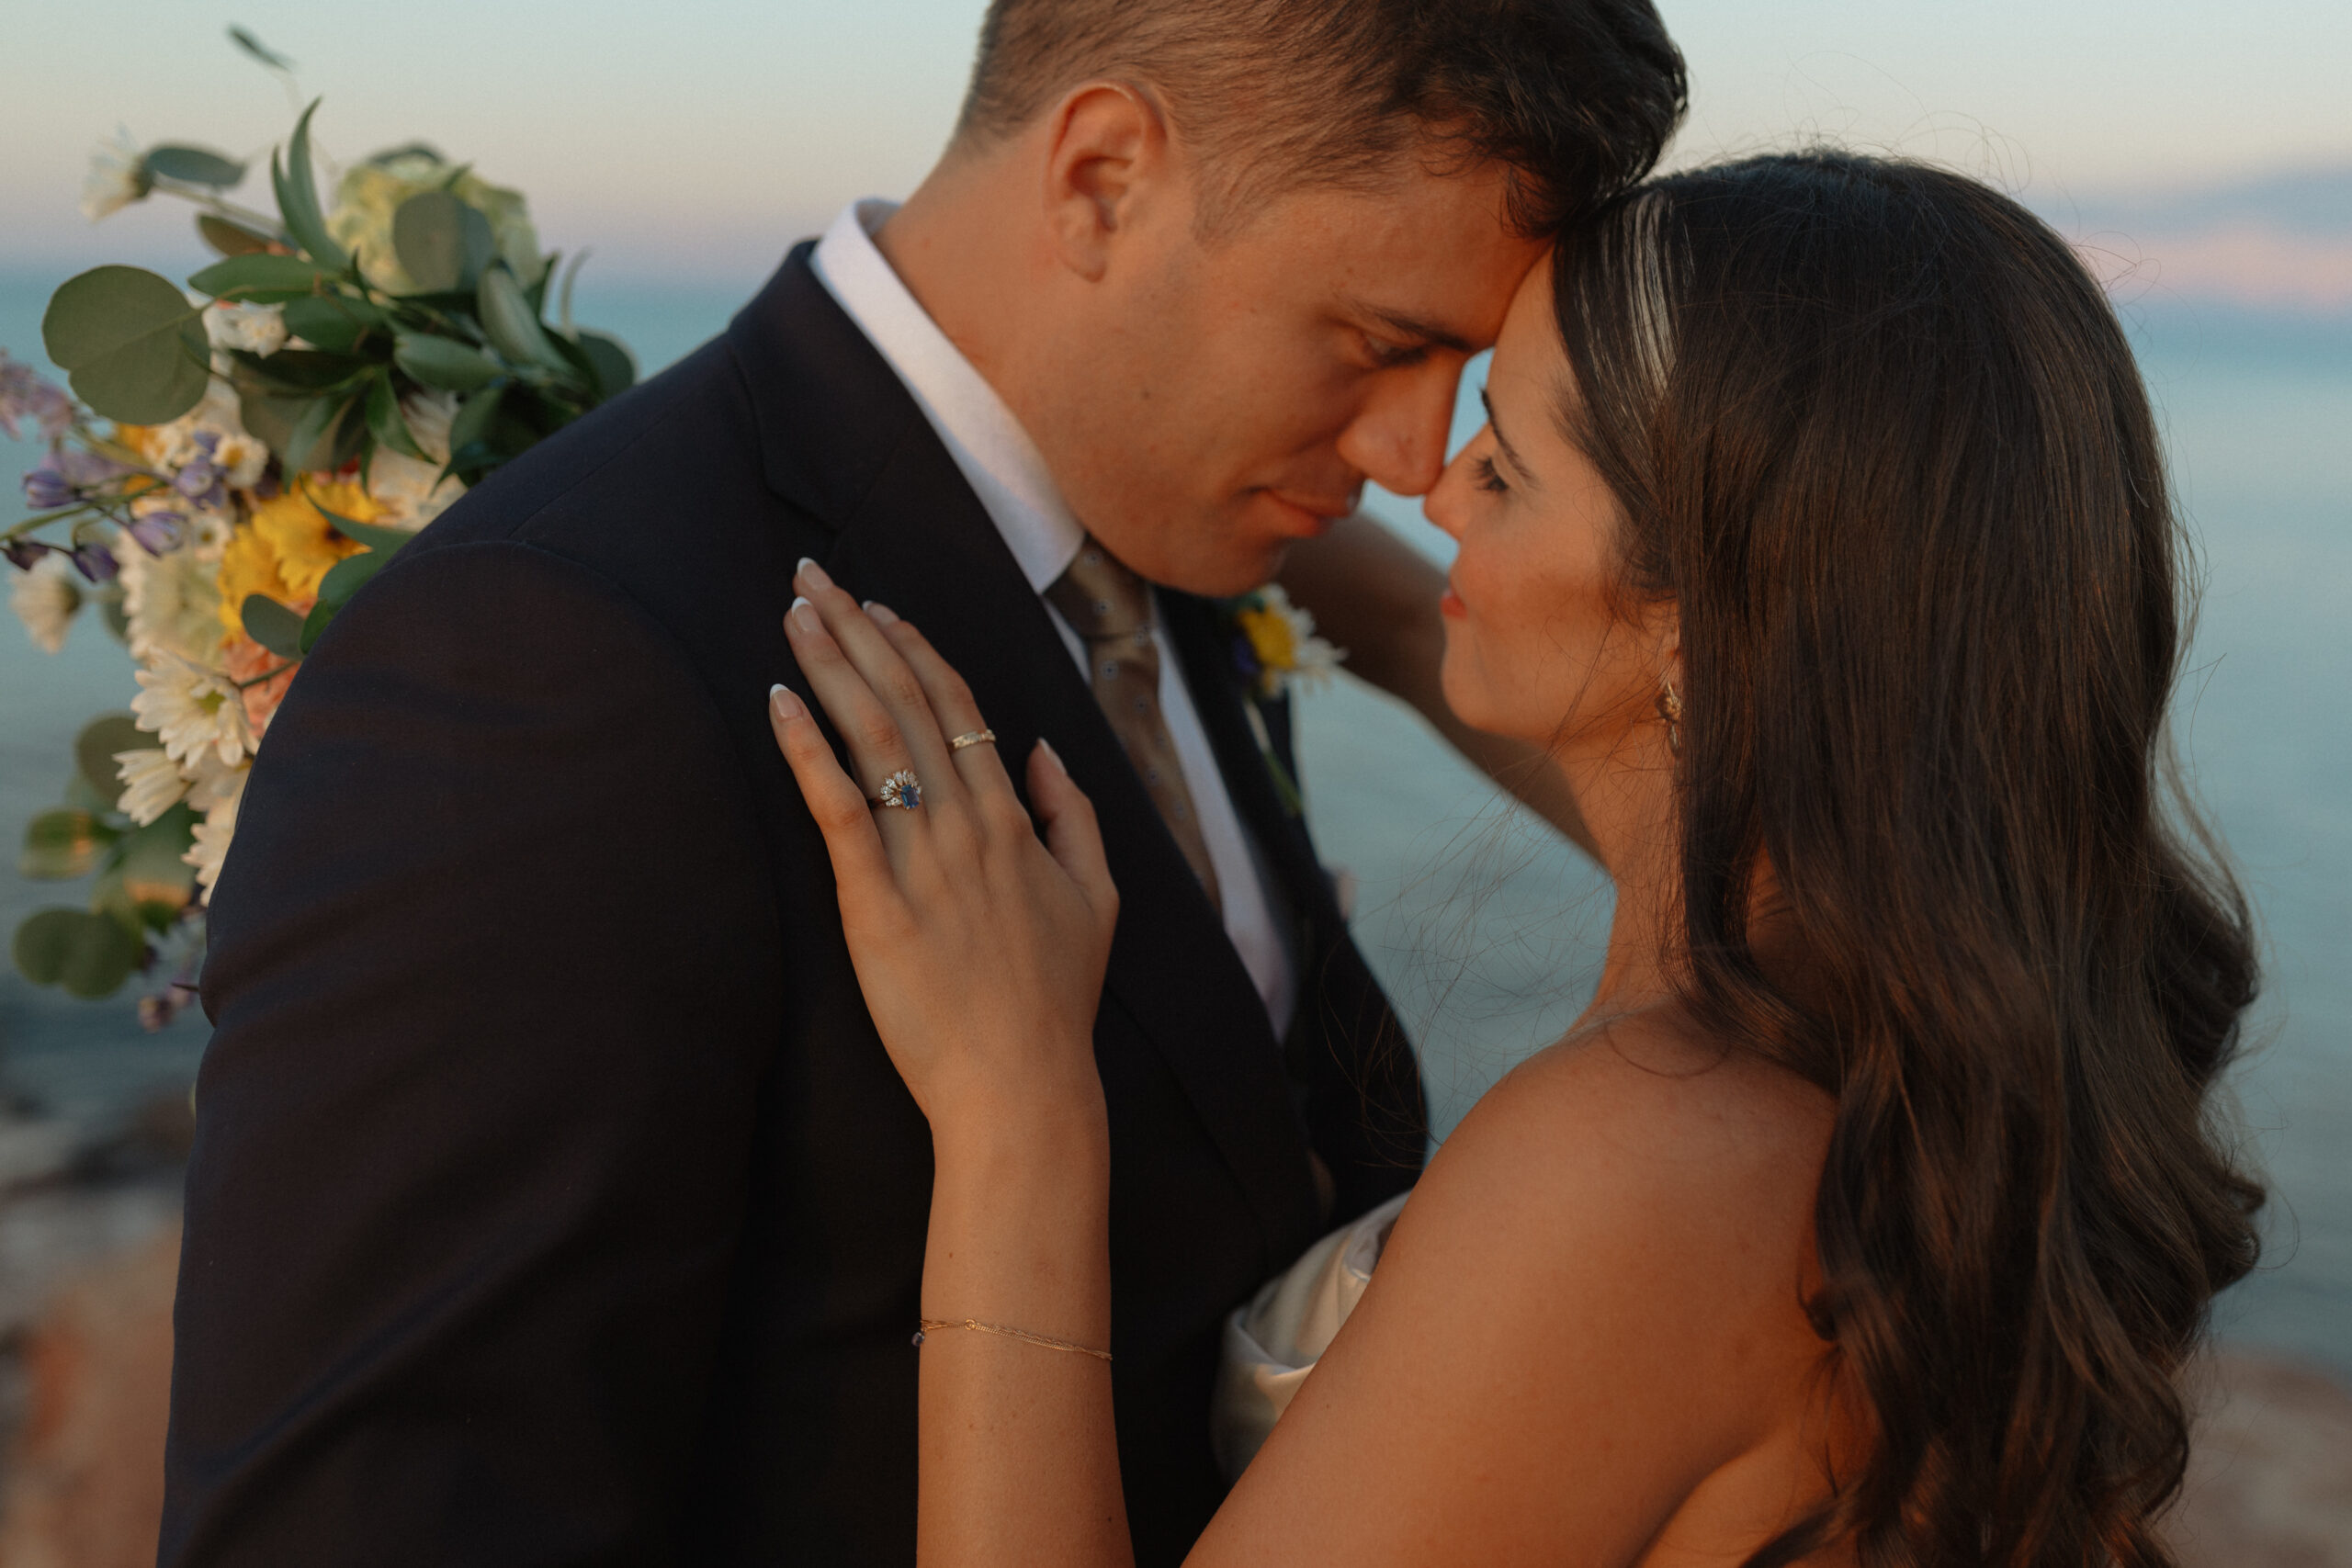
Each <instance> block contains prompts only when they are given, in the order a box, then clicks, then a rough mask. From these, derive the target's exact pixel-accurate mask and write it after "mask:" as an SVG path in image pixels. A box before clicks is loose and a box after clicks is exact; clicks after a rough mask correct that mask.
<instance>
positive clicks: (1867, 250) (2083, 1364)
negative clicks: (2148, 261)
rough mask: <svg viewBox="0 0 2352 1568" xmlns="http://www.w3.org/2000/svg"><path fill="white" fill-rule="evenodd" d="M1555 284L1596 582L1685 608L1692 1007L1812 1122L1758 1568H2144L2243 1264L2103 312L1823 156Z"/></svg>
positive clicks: (1931, 196) (2223, 923)
mask: <svg viewBox="0 0 2352 1568" xmlns="http://www.w3.org/2000/svg"><path fill="white" fill-rule="evenodd" d="M1555 288H1556V305H1557V310H1558V317H1559V321H1560V327H1561V332H1562V335H1563V337H1564V338H1565V340H1566V345H1567V350H1568V358H1569V363H1570V366H1571V367H1572V369H1573V372H1574V377H1575V383H1576V384H1575V386H1574V388H1572V389H1564V392H1563V396H1562V398H1561V400H1560V407H1561V416H1562V418H1563V420H1564V421H1565V423H1566V428H1567V431H1568V433H1569V434H1570V436H1571V438H1572V439H1573V440H1574V441H1575V442H1576V443H1577V445H1578V446H1580V447H1581V448H1582V449H1583V450H1584V451H1586V452H1587V453H1588V454H1589V455H1590V456H1591V457H1592V458H1593V459H1594V460H1595V461H1596V462H1597V463H1598V464H1599V465H1600V468H1601V471H1602V473H1603V474H1604V476H1605V477H1606V479H1607V480H1608V482H1609V484H1610V485H1611V488H1612V489H1613V491H1615V493H1616V497H1617V499H1618V501H1619V502H1620V503H1621V504H1622V507H1623V549H1622V555H1623V573H1624V590H1625V592H1627V593H1628V594H1630V595H1634V596H1635V597H1636V598H1637V599H1645V600H1661V599H1666V600H1671V601H1672V602H1673V603H1674V604H1676V606H1677V608H1678V610H1679V620H1680V635H1681V657H1682V676H1683V678H1682V685H1681V688H1680V691H1679V696H1680V699H1681V701H1682V705H1683V707H1682V715H1681V719H1680V737H1681V739H1680V754H1679V762H1678V775H1677V776H1678V784H1677V790H1676V795H1677V799H1678V802H1679V813H1680V823H1679V830H1680V835H1681V854H1680V880H1681V900H1680V907H1679V919H1680V920H1681V922H1682V926H1683V929H1682V930H1681V931H1679V932H1678V933H1674V934H1675V935H1677V936H1678V937H1679V942H1678V944H1677V945H1679V947H1681V948H1682V949H1683V950H1684V951H1686V952H1687V968H1686V970H1685V973H1684V976H1683V983H1684V987H1685V990H1686V995H1687V998H1688V1000H1689V1002H1690V1004H1691V1007H1692V1008H1693V1009H1694V1010H1695V1011H1696V1012H1697V1014H1698V1015H1699V1016H1700V1017H1701V1018H1702V1020H1703V1021H1705V1022H1706V1023H1708V1024H1709V1025H1710V1026H1711V1027H1713V1028H1714V1029H1716V1030H1718V1031H1720V1032H1722V1033H1723V1034H1724V1037H1726V1038H1728V1039H1730V1040H1733V1041H1736V1042H1737V1043H1739V1045H1740V1046H1741V1047H1744V1048H1750V1049H1754V1050H1756V1051H1758V1052H1761V1053H1763V1054H1765V1055H1768V1056H1770V1058H1772V1059H1773V1060H1775V1061H1777V1062H1779V1063H1781V1064H1782V1065H1784V1066H1787V1067H1788V1068H1790V1069H1791V1070H1792V1071H1794V1072H1796V1073H1797V1074H1799V1075H1801V1076H1802V1077H1804V1078H1806V1079H1808V1080H1809V1081H1811V1082H1813V1083H1815V1084H1816V1085H1818V1086H1820V1087H1821V1088H1822V1089H1825V1090H1826V1091H1827V1092H1829V1093H1830V1094H1831V1095H1833V1096H1835V1097H1836V1100H1837V1102H1838V1109H1837V1117H1836V1123H1835V1131H1834V1133H1833V1134H1832V1136H1831V1140H1830V1145H1829V1150H1828V1157H1827V1161H1826V1166H1825V1167H1824V1169H1823V1172H1822V1177H1821V1185H1820V1190H1819V1195H1818V1197H1817V1199H1816V1201H1815V1212H1814V1224H1815V1236H1816V1239H1817V1246H1818V1251H1819V1259H1820V1269H1821V1273H1822V1277H1823V1280H1824V1281H1825V1284H1824V1288H1823V1290H1822V1292H1821V1293H1820V1295H1819V1296H1818V1297H1817V1298H1816V1299H1815V1300H1814V1301H1812V1302H1811V1303H1808V1308H1809V1310H1810V1311H1811V1312H1812V1314H1813V1316H1814V1321H1815V1325H1816V1326H1817V1327H1819V1328H1820V1330H1821V1332H1822V1333H1823V1334H1824V1336H1825V1337H1826V1338H1828V1339H1829V1340H1830V1341H1831V1342H1832V1345H1833V1347H1834V1348H1833V1350H1832V1355H1833V1358H1834V1364H1835V1369H1836V1371H1837V1372H1838V1375H1839V1377H1840V1378H1841V1379H1842V1380H1843V1382H1844V1386H1845V1387H1847V1388H1849V1389H1850V1390H1852V1391H1854V1392H1855V1393H1856V1394H1857V1395H1858V1396H1859V1398H1860V1402H1861V1408H1862V1409H1863V1410H1864V1411H1865V1412H1866V1413H1867V1415H1868V1416H1869V1418H1870V1425H1871V1429H1870V1432H1869V1438H1870V1446H1869V1448H1868V1450H1867V1457H1866V1458H1864V1459H1863V1460H1861V1461H1860V1468H1859V1469H1858V1470H1857V1471H1856V1472H1853V1473H1850V1474H1845V1475H1840V1476H1838V1477H1837V1478H1836V1479H1837V1485H1836V1488H1835V1491H1834V1493H1833V1495H1832V1496H1831V1498H1830V1500H1829V1501H1828V1502H1827V1503H1826V1505H1824V1506H1823V1507H1822V1508H1821V1509H1820V1510H1819V1511H1817V1512H1816V1513H1815V1514H1814V1515H1812V1516H1811V1517H1807V1518H1805V1519H1804V1520H1803V1521H1801V1522H1800V1523H1798V1524H1797V1525H1796V1526H1795V1527H1793V1528H1792V1529H1788V1530H1786V1531H1785V1532H1783V1533H1782V1534H1781V1535H1780V1536H1779V1537H1778V1538H1776V1539H1775V1540H1772V1541H1771V1542H1770V1543H1769V1544H1767V1545H1766V1546H1765V1547H1763V1548H1762V1549H1760V1550H1759V1551H1757V1552H1756V1553H1755V1554H1754V1555H1753V1556H1751V1557H1750V1558H1749V1559H1748V1563H1749V1568H1771V1565H1775V1564H1780V1563H1785V1562H1793V1561H1795V1560H1797V1559H1799V1558H1801V1557H1803V1556H1804V1555H1806V1554H1807V1553H1808V1552H1810V1551H1815V1550H1817V1549H1819V1548H1821V1547H1822V1546H1824V1545H1826V1544H1828V1543H1831V1542H1834V1541H1838V1540H1851V1541H1852V1542H1853V1543H1854V1544H1855V1546H1856V1548H1857V1550H1858V1551H1859V1553H1860V1560H1861V1562H1864V1563H1865V1564H1870V1565H1872V1568H1877V1565H1893V1564H1903V1565H1905V1568H1911V1565H1917V1568H1928V1565H1939V1568H1940V1565H1944V1564H1951V1565H1954V1568H1958V1565H1961V1564H1968V1565H1971V1568H1976V1565H1984V1564H2000V1565H2003V1568H2011V1565H2015V1568H2023V1565H2026V1564H2035V1565H2043V1564H2050V1565H2066V1568H2074V1565H2077V1564H2109V1563H2115V1564H2126V1565H2132V1568H2138V1565H2143V1564H2144V1565H2157V1564H2169V1563H2170V1562H2172V1558H2171V1556H2170V1554H2169V1552H2168V1551H2167V1550H2166V1549H2165V1545H2164V1543H2163V1542H2162V1540H2160V1539H2159V1537H2158V1535H2157V1533H2156V1531H2155V1529H2154V1518H2155V1517H2156V1516H2157V1515H2158V1514H2159V1513H2160V1511H2161V1510H2162V1508H2163V1507H2164V1506H2165V1505H2166V1504H2167V1503H2168V1502H2169V1501H2170V1500H2171V1499H2172V1498H2173V1497H2174V1495H2176V1494H2177V1491H2178V1488H2179V1484H2180V1479H2181V1473H2182V1470H2183V1466H2184V1464H2185V1463H2186V1461H2187V1456H2188V1431H2187V1422H2186V1418H2185V1414H2184V1408H2183V1403H2182V1398H2181V1394H2180V1393H2179V1392H2178V1388H2177V1377H2178V1374H2179V1373H2180V1372H2181V1371H2182V1368H2183V1364H2184V1362H2185V1361H2186V1359H2187V1358H2188V1355H2189V1354H2190V1352H2191V1351H2192V1350H2193V1349H2194V1348H2196V1345H2197V1343H2198V1341H2199V1337H2200V1336H2201V1335H2202V1333H2203V1331H2204V1328H2205V1323H2206V1314H2207V1309H2208V1306H2209V1303H2211V1299H2212V1297H2213V1295H2214V1293H2215V1292H2218V1291H2220V1290H2221V1289H2222V1287H2223V1286H2225V1285H2227V1284H2229V1283H2230V1282H2231V1281H2233V1280H2236V1279H2238V1278H2239V1277H2240V1276H2242V1275H2244V1274H2245V1272H2246V1270H2247V1269H2250V1268H2251V1267H2253V1265H2254V1262H2255V1259H2256V1250H2257V1243H2256V1232H2255V1227H2254V1216H2255V1213H2256V1210H2257V1209H2258V1208H2259V1206H2260V1204H2261V1202H2262V1198H2263V1192H2262V1189H2261V1187H2260V1186H2259V1185H2258V1184H2257V1183H2256V1180H2255V1179H2253V1177H2252V1176H2251V1175H2250V1174H2248V1173H2247V1172H2246V1171H2245V1170H2243V1169H2241V1168H2239V1166H2238V1165H2237V1164H2236V1163H2235V1160H2234V1157H2233V1146H2232V1140H2231V1137H2230V1128H2229V1126H2228V1124H2227V1122H2226V1119H2225V1118H2224V1117H2223V1116H2222V1113H2221V1112H2220V1111H2218V1110H2217V1108H2216V1104H2215V1097H2214V1096H2213V1094H2212V1092H2211V1091H2212V1090H2213V1089H2214V1086H2215V1082H2216V1079H2217V1078H2218V1077H2220V1076H2221V1075H2222V1072H2223V1071H2224V1069H2225V1068H2226V1067H2227V1066H2229V1065H2230V1063H2231V1061H2232V1059H2233V1055H2234V1054H2235V1052H2236V1050H2237V1047H2238V1043H2239V1028H2240V1018H2241V1015H2242V1014H2243V1012H2244V1011H2245V1009H2246V1007H2247V1005H2248V1004H2249V1003H2250V1002H2251V1001H2252V1000H2253V998H2254V995H2255V985H2256V965H2255V958H2254V943H2253V938H2252V934H2251V931H2250V924H2249V918H2248V913H2247V909H2246V906H2245V898H2244V897H2243V895H2242V894H2241V893H2240V892H2239V890H2238V888H2237V887H2236V886H2235V885H2234V883H2233V881H2232V879H2231V877H2230V875H2229V874H2228V872H2227V871H2226V869H2225V868H2224V867H2223V866H2222V863H2221V861H2220V857H2219V854H2218V852H2217V849H2216V847H2215V840H2213V839H2212V838H2211V836H2210V835H2209V834H2208V833H2207V832H2206V831H2205V830H2204V829H2201V828H2200V827H2199V825H2198V823H2197V819H2196V818H2195V816H2194V814H2193V812H2192V811H2191V810H2190V809H2189V807H2188V804H2187V802H2186V801H2185V800H2184V799H2183V798H2182V797H2181V795H2180V792H2179V791H2178V790H2177V788H2176V787H2175V780H2176V774H2175V772H2174V770H2173V767H2172V765H2171V753H2170V750H2169V748H2168V742H2167V739H2166V728H2165V716H2166V707H2167V703H2168V700H2169V698H2170V695H2171V693H2172V690H2173V686H2174V682H2175V680H2176V677H2177V673H2178V671H2179V667H2180V660H2181V657H2182V651H2183V648H2182V645H2183V640H2184V624H2185V621H2186V618H2187V615H2188V587H2187V578H2188V572H2187V570H2186V569H2187V566H2188V545H2187V542H2186V541H2185V539H2184V537H2183V536H2182V533H2181V530H2180V527H2179V525H2178V524H2177V520H2176V518H2175V516H2174V513H2173V511H2172V508H2171V505H2170V502H2169V501H2168V499H2167V496H2166V486H2165V463H2164V456H2163V452H2162V450H2161V447H2160V445H2159V442H2158V439H2157V434H2156V427H2155V422H2154V417H2153V415H2152V413H2151V412H2150V408H2149V404H2148V399H2147V395H2146V392H2145V389H2143V386H2142V384H2141V381H2140V378H2139V374H2138V371H2137V368H2136V367H2135V366H2134V364H2133V361H2132V357H2131V350H2130V348H2129V346H2128V344H2126V342H2125V339H2124V336H2123V333H2122V332H2121V330H2120V327H2119V325H2118V323H2117V321H2116V319H2115V316H2114V313H2113V311H2112V310H2111V309H2110V308H2109V304H2108V302H2107V299H2106V298H2105V296H2104V295H2103V293H2102V292H2101V290H2100V288H2099V287H2098V284H2097V282H2096V281H2095V280H2094V279H2093V278H2092V277H2091V276H2089V275H2088V273H2087V272H2086V270H2085V268H2084V267H2083V265H2082V264H2081V262H2080V261H2079V260H2078V259H2077V258H2076V257H2075V255H2074V254H2073V253H2072V252H2071V251H2070V250H2069V249H2068V248H2067V246H2066V244H2065V243H2064V242H2063V241H2062V240H2061V239H2060V238H2059V237H2058V236H2057V235H2056V234H2054V233H2052V231H2051V230H2050V229H2049V228H2048V227H2047V226H2045V225H2044V224H2042V223H2041V221H2040V220H2037V219H2035V218H2034V217H2033V216H2032V215H2031V214H2030V213H2028V212H2027V211H2025V210H2024V209H2022V208H2020V207H2018V205H2017V204H2016V203H2015V202H2012V201H2010V200H2008V199H2007V197H2002V196H2000V195H1999V194H1997V193H1996V192H1994V191H1992V190H1990V189H1987V188H1986V187H1985V186H1982V185H1979V184H1977V183H1975V182H1974V181H1972V180H1969V179H1966V178H1963V177H1962V176H1959V175H1953V174H1949V173H1945V172H1942V171H1939V170H1936V169H1932V168H1928V167H1922V166H1919V165H1917V164H1907V163H1901V162H1893V161H1886V160H1879V159H1871V158H1865V157H1860V156H1855V155H1849V154H1845V153H1838V152H1812V153H1803V154H1794V155H1784V156H1774V157H1764V158H1756V159H1750V160H1747V161H1745V162H1740V163H1736V164H1728V165H1723V166H1718V167H1713V168H1709V169H1703V170H1700V171H1697V172H1693V173H1688V174H1681V175H1674V176H1672V177H1668V178H1665V179H1661V180H1657V181H1656V182H1654V183H1652V184H1650V185H1648V186H1644V187H1642V188H1641V189H1640V190H1638V191H1637V192H1635V193H1634V194H1633V195H1631V196H1629V197H1625V198H1623V199H1622V200H1620V201H1619V202H1617V203H1615V204H1614V205H1613V206H1612V207H1611V208H1610V209H1607V210H1606V211H1605V212H1604V213H1603V215H1602V216H1601V217H1600V220H1598V221H1596V222H1594V223H1592V224H1590V225H1589V226H1586V227H1582V228H1580V229H1578V230H1577V231H1575V232H1574V233H1573V234H1572V235H1571V237H1570V239H1569V240H1568V241H1566V242H1565V243H1564V244H1563V246H1562V248H1561V251H1560V254H1559V256H1558V261H1557V267H1556V273H1555ZM1767 874H1769V876H1770V878H1771V879H1772V881H1773V882H1774V883H1776V884H1777V886H1776V889H1775V893H1776V901H1778V900H1784V901H1785V908H1786V916H1785V917H1784V918H1785V919H1788V920H1790V921H1791V922H1792V925H1793V928H1794V930H1795V931H1798V932H1799V933H1800V934H1801V938H1802V944H1803V945H1802V952H1803V953H1804V983H1803V985H1802V987H1797V986H1793V985H1792V984H1789V983H1786V982H1785V981H1783V980H1779V979H1776V977H1775V976H1773V975H1770V974H1768V973H1767V972H1766V970H1765V968H1764V967H1763V966H1761V965H1759V964H1758V959H1757V955H1756V953H1755V951H1754V949H1753V947H1752V946H1751V943H1750V930H1749V926H1750V919H1751V915H1752V913H1753V910H1754V908H1755V907H1756V904H1757V899H1758V893H1759V888H1761V887H1762V886H1765V885H1764V884H1762V883H1760V882H1759V877H1760V876H1764V875H1767Z"/></svg>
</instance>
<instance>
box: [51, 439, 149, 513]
mask: <svg viewBox="0 0 2352 1568" xmlns="http://www.w3.org/2000/svg"><path fill="white" fill-rule="evenodd" d="M129 472H130V469H129V468H125V467H123V465H121V464H120V463H118V462H116V461H115V460H114V459H113V458H111V457H99V456H98V455H97V454H96V452H80V451H74V450H72V449H70V448H68V447H63V446H52V447H51V448H50V449H49V456H48V457H43V458H42V459H41V460H40V463H38V464H37V465H35V467H34V468H33V470H32V471H31V472H30V473H28V474H27V475H26V476H25V502H26V504H27V505H28V506H30V507H32V508H33V509H34V510H35V511H37V512H53V511H55V510H56V509H57V508H58V507H61V506H71V505H73V504H74V502H76V501H77V500H79V499H81V496H82V493H83V492H84V491H91V490H96V488H97V487H98V486H100V485H102V484H105V483H107V481H108V480H111V479H119V478H120V477H121V476H122V475H124V474H127V473H129Z"/></svg>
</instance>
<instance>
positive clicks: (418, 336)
mask: <svg viewBox="0 0 2352 1568" xmlns="http://www.w3.org/2000/svg"><path fill="white" fill-rule="evenodd" d="M392 363H393V364H395V365H397V366H399V367H401V371H402V372H403V373H404V374H405V375H406V376H407V377H408V378H409V379H410V380H412V381H414V382H415V383H417V384H418V385H419V386H422V387H430V388H432V389H435V390H436V391H443V392H473V391H479V390H481V389H482V388H484V387H487V386H489V385H490V384H491V383H492V381H495V380H497V379H498V378H500V377H501V376H503V375H504V374H506V367H504V366H503V365H501V364H499V362H498V361H497V360H495V359H492V357H491V356H490V355H487V354H484V353H483V352H482V351H481V350H480V349H478V348H475V347H474V346H472V345H471V344H463V343H459V342H458V341H457V340H456V339H454V338H446V337H435V336H434V335H433V334H431V333H401V334H400V336H399V337H398V338H397V339H395V340H394V341H393V344H392Z"/></svg>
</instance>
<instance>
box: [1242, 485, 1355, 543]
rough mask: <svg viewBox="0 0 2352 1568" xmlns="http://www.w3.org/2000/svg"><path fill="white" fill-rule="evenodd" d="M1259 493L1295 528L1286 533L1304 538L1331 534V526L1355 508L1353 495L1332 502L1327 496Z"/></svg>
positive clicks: (1285, 530)
mask: <svg viewBox="0 0 2352 1568" xmlns="http://www.w3.org/2000/svg"><path fill="white" fill-rule="evenodd" d="M1260 493H1261V494H1262V495H1263V496H1264V497H1265V498H1266V499H1267V500H1268V501H1271V502H1273V503H1274V505H1275V507H1276V508H1278V509H1279V510H1280V511H1281V512H1282V513H1283V515H1284V516H1285V517H1286V518H1287V519H1288V520H1289V521H1290V522H1291V524H1292V525H1293V526H1291V527H1288V528H1285V529H1283V532H1284V533H1286V534H1295V535H1296V536H1299V537H1300V538H1303V539H1312V538H1315V537H1317V536H1321V535H1324V534H1328V533H1329V532H1330V531H1331V525H1333V524H1334V523H1337V522H1338V521H1339V520H1340V518H1342V517H1345V516H1346V515H1347V514H1348V513H1351V512H1353V511H1354V510H1355V509H1356V502H1355V498H1354V497H1353V496H1349V497H1347V498H1345V499H1343V500H1333V499H1331V498H1329V497H1328V496H1311V495H1296V494H1293V493H1291V492H1290V491H1279V490H1266V491H1260Z"/></svg>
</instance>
